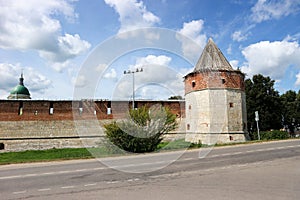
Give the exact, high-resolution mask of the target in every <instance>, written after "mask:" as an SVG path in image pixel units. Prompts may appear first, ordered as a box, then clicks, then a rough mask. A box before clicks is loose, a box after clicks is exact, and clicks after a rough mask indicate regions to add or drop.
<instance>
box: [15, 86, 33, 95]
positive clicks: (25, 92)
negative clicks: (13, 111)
mask: <svg viewBox="0 0 300 200" xmlns="http://www.w3.org/2000/svg"><path fill="white" fill-rule="evenodd" d="M10 94H23V95H29V96H30V93H29V90H28V89H27V88H26V87H25V86H23V85H17V86H16V87H15V88H14V89H13V90H12V91H11V92H10Z"/></svg>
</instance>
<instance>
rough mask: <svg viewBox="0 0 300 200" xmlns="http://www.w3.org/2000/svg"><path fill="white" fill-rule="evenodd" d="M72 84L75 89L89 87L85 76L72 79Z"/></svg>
mask: <svg viewBox="0 0 300 200" xmlns="http://www.w3.org/2000/svg"><path fill="white" fill-rule="evenodd" d="M72 83H73V85H74V87H77V88H82V87H85V86H86V85H87V78H86V77H85V76H83V75H78V76H77V77H73V78H72Z"/></svg>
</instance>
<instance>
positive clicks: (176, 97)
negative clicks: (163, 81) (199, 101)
mask: <svg viewBox="0 0 300 200" xmlns="http://www.w3.org/2000/svg"><path fill="white" fill-rule="evenodd" d="M182 99H183V98H182V96H180V95H177V96H171V97H169V100H182Z"/></svg>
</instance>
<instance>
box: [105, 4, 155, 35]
mask: <svg viewBox="0 0 300 200" xmlns="http://www.w3.org/2000/svg"><path fill="white" fill-rule="evenodd" d="M104 1H105V3H106V4H107V5H109V6H110V7H113V8H114V9H115V11H116V12H117V13H118V14H119V21H120V23H121V26H120V29H119V33H121V32H124V31H130V30H134V29H137V28H143V27H152V26H154V25H155V24H157V23H159V22H160V19H159V17H157V16H156V15H154V14H153V13H152V12H149V11H148V10H147V8H146V6H145V5H144V3H143V1H138V0H122V1H119V0H104Z"/></svg>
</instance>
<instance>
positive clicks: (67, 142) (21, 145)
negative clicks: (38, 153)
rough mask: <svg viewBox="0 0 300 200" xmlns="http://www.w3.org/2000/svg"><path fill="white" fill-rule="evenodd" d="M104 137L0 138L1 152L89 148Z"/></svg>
mask: <svg viewBox="0 0 300 200" xmlns="http://www.w3.org/2000/svg"><path fill="white" fill-rule="evenodd" d="M103 139H104V138H103V137H92V138H57V139H53V138H51V139H50V138H49V139H46V138H43V139H13V140H0V143H1V144H2V145H4V149H2V150H1V152H11V151H26V150H44V149H54V148H55V149H61V148H87V147H97V146H99V144H101V143H102V142H103Z"/></svg>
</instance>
